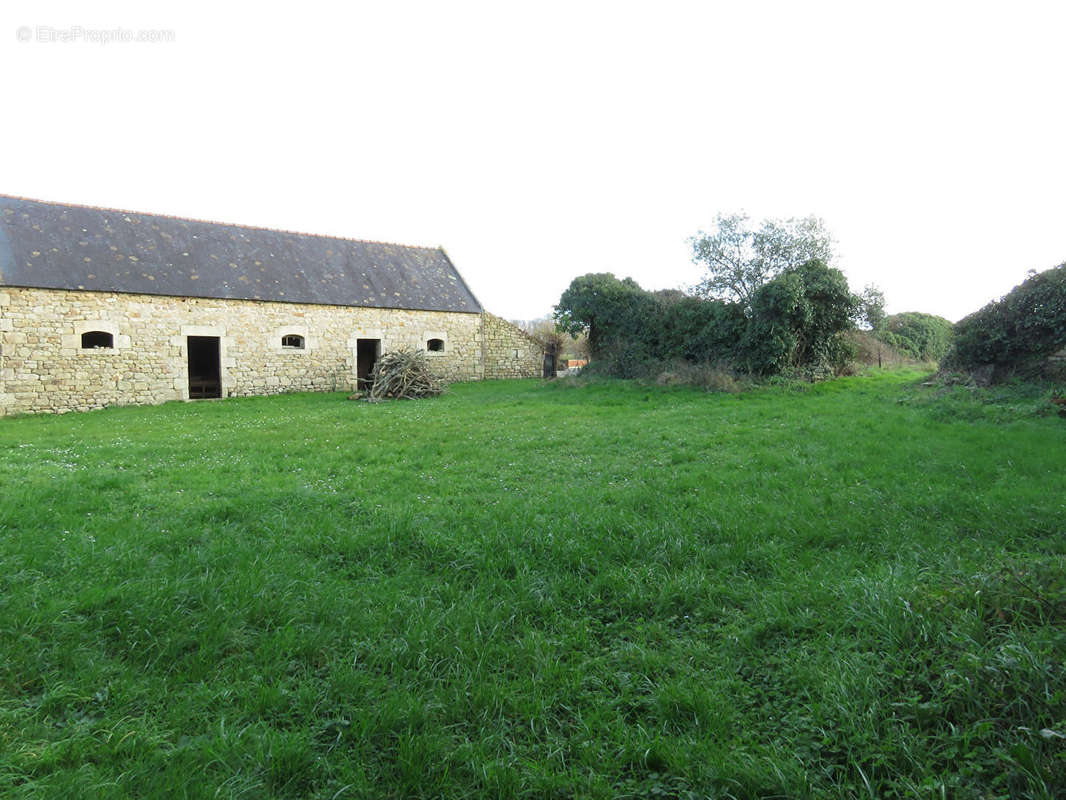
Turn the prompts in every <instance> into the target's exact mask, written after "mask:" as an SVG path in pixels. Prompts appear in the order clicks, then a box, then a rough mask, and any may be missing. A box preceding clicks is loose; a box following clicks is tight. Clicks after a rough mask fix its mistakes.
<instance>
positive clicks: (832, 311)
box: [740, 261, 858, 375]
mask: <svg viewBox="0 0 1066 800" xmlns="http://www.w3.org/2000/svg"><path fill="white" fill-rule="evenodd" d="M857 304H858V300H857V298H856V297H855V295H853V294H852V293H851V291H850V289H849V288H848V282H847V279H846V278H845V277H844V274H843V273H842V272H840V270H837V269H833V268H832V267H828V266H826V265H825V264H824V263H822V262H821V261H808V262H807V263H806V264H804V265H803V266H801V267H797V268H795V269H790V270H786V271H785V272H783V273H781V274H780V275H778V276H777V277H776V278H774V279H773V280H772V281H769V282H768V283H766V284H764V285H763V286H762V287H761V288H760V289H759V290H758V291H757V292H756V293H755V296H754V297H753V298H752V304H751V305H752V309H751V312H752V313H751V319H750V320H749V322H748V325H747V329H746V330H745V333H744V337H743V339H742V340H741V343H740V353H741V361H742V362H743V364H744V365H745V367H746V368H747V369H748V370H750V371H751V372H754V373H756V374H759V375H773V374H776V373H779V372H782V371H784V370H786V369H790V368H797V367H808V366H815V365H826V366H836V364H837V362H839V361H840V360H841V359H842V357H844V355H845V353H846V352H847V350H848V345H847V344H846V342H845V341H844V340H843V339H842V338H841V337H840V336H838V334H841V333H843V332H844V331H847V330H850V329H851V327H852V316H853V314H854V313H855V310H856V306H857Z"/></svg>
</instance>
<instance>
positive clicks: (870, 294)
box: [855, 283, 885, 331]
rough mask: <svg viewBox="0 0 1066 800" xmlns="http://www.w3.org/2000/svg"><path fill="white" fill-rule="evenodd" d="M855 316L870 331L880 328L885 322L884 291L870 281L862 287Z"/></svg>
mask: <svg viewBox="0 0 1066 800" xmlns="http://www.w3.org/2000/svg"><path fill="white" fill-rule="evenodd" d="M855 317H856V319H855V321H856V322H857V323H858V324H860V325H863V326H865V327H866V328H867V329H869V330H871V331H876V330H878V329H880V328H881V327H882V326H883V325H884V323H885V293H884V292H882V291H881V290H880V289H878V288H877V287H876V286H874V285H873V284H872V283H871V284H870V285H869V286H867V287H866V288H865V289H863V290H862V293H861V294H860V295H859V305H858V311H857V313H856V315H855Z"/></svg>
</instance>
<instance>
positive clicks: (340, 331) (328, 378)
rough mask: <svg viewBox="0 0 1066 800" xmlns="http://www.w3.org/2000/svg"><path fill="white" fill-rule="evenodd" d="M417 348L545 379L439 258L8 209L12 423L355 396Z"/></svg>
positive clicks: (4, 402) (464, 368) (460, 366)
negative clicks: (390, 359)
mask: <svg viewBox="0 0 1066 800" xmlns="http://www.w3.org/2000/svg"><path fill="white" fill-rule="evenodd" d="M401 347H408V348H420V349H423V350H425V351H426V354H427V356H428V357H429V358H430V359H431V360H432V363H433V366H434V368H435V371H436V372H437V373H438V374H439V375H440V376H442V377H443V378H445V379H446V380H451V381H466V380H481V379H485V378H498V377H539V376H541V375H542V370H543V352H542V350H541V348H540V346H539V345H538V344H537V342H536V341H535V340H533V339H531V338H530V337H529V336H528V335H526V334H525V333H524V332H523V331H521V330H519V329H518V328H517V327H515V326H513V325H511V324H510V323H508V322H506V321H504V320H501V319H500V318H498V317H495V316H493V315H491V314H488V313H486V312H485V311H484V309H483V308H482V307H481V304H480V303H479V302H478V301H477V298H475V297H474V295H473V293H472V292H471V291H470V289H469V287H467V285H466V283H465V282H464V281H463V279H462V277H461V276H460V275H459V273H458V271H457V270H456V269H455V266H454V265H453V264H452V262H451V260H450V259H449V258H448V256H447V254H446V253H445V252H444V250H442V249H440V248H424V247H406V246H401V245H394V244H384V243H379V242H364V241H356V240H352V239H342V238H337V237H331V236H317V235H311V234H302V233H292V232H287V231H278V230H268V229H264V228H253V227H247V226H242V225H227V224H220V223H214V222H203V221H198V220H192V219H180V218H176V217H167V216H159V215H154V214H140V213H133V212H128V211H118V210H112V209H103V208H94V207H86V206H73V205H63V204H57V203H46V202H41V201H37V200H29V199H25V198H18V197H7V196H0V415H4V414H11V413H21V412H39V411H60V412H61V411H70V410H87V409H91V408H100V407H103V406H108V405H123V404H135V403H162V402H166V401H168V400H190V399H198V398H211V397H237V396H244V395H261V394H273V393H277V392H289V391H336V390H344V391H349V390H351V389H352V388H354V387H356V386H357V385H359V383H360V382H361V381H365V380H366V379H367V377H368V376H369V374H370V370H371V369H372V367H373V365H374V362H375V360H376V359H377V358H378V357H379V356H380V355H381V354H382V353H383V352H387V351H389V350H393V349H398V348H401Z"/></svg>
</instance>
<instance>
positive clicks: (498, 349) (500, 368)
mask: <svg viewBox="0 0 1066 800" xmlns="http://www.w3.org/2000/svg"><path fill="white" fill-rule="evenodd" d="M481 316H482V319H483V322H482V326H481V330H482V347H483V348H484V357H483V363H484V365H485V372H484V375H485V379H486V380H489V379H492V378H539V377H541V376H542V375H543V374H544V348H543V347H541V345H540V342H538V341H537V340H536V339H534V338H533V337H532V336H530V335H529V334H528V333H526V332H525V331H524V330H522V329H521V328H519V327H518V326H517V325H513V324H511V323H510V322H508V321H507V320H505V319H502V318H501V317H497V316H496V315H495V314H489V313H488V312H487V311H486V312H485V313H483V314H482V315H481Z"/></svg>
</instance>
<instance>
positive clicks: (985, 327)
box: [943, 264, 1066, 377]
mask: <svg viewBox="0 0 1066 800" xmlns="http://www.w3.org/2000/svg"><path fill="white" fill-rule="evenodd" d="M1063 345H1066V264H1061V265H1059V266H1057V267H1054V268H1053V269H1049V270H1047V271H1045V272H1041V273H1035V274H1033V275H1031V276H1030V277H1029V278H1028V279H1026V280H1025V281H1024V282H1023V283H1021V284H1020V285H1018V286H1015V287H1014V289H1012V290H1011V291H1010V292H1009V293H1008V294H1007V295H1006V296H1005V297H1003V298H1001V299H999V300H995V301H993V302H991V303H989V304H988V305H986V306H985V307H984V308H982V309H981V310H979V311H976V312H974V313H973V314H970V316H968V317H966V318H965V319H963V320H961V321H960V322H959V323H958V324H957V325H956V326H955V339H954V343H953V345H952V348H951V349H950V350H949V351H948V354H947V355H946V356H945V358H944V361H943V367H944V368H945V369H947V370H977V369H980V368H982V367H990V368H992V370H993V372H994V374H995V375H996V376H997V377H1003V376H1006V375H1012V374H1018V375H1029V374H1034V373H1036V372H1038V371H1039V370H1040V368H1041V366H1042V362H1043V360H1044V359H1046V358H1047V356H1049V355H1050V354H1051V353H1053V352H1055V351H1056V350H1057V349H1058V348H1060V347H1062V346H1063Z"/></svg>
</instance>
